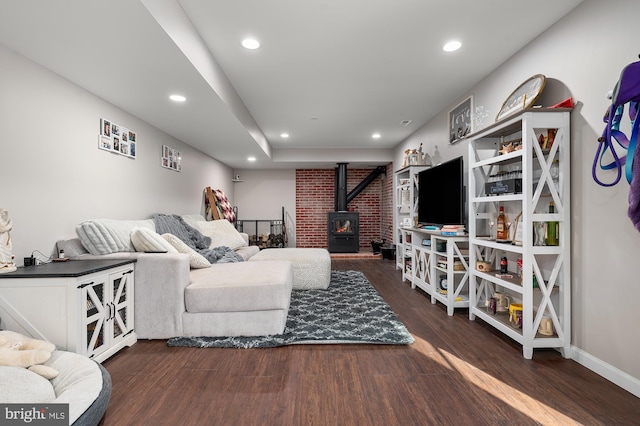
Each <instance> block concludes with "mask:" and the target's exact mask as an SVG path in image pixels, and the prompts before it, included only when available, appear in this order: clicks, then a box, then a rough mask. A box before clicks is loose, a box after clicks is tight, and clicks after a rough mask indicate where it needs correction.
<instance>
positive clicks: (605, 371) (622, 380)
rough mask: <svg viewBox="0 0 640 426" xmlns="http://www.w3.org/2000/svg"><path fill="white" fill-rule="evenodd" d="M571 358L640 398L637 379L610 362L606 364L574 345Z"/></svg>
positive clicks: (639, 386)
mask: <svg viewBox="0 0 640 426" xmlns="http://www.w3.org/2000/svg"><path fill="white" fill-rule="evenodd" d="M571 358H572V359H573V360H574V361H575V362H577V363H578V364H581V365H583V366H585V367H587V368H588V369H589V370H591V371H593V372H594V373H596V374H599V375H600V376H602V377H604V378H605V379H607V380H609V381H610V382H612V383H614V384H616V385H618V386H620V387H621V388H622V389H624V390H626V391H628V392H630V393H632V394H634V395H635V396H637V397H638V398H640V380H639V379H637V378H635V377H633V376H631V375H630V374H627V373H625V372H624V371H622V370H619V369H617V368H616V367H614V366H612V365H610V364H607V363H606V362H604V361H602V360H601V359H598V358H596V357H594V356H593V355H591V354H589V353H588V352H585V351H583V350H582V349H580V348H578V347H576V346H571Z"/></svg>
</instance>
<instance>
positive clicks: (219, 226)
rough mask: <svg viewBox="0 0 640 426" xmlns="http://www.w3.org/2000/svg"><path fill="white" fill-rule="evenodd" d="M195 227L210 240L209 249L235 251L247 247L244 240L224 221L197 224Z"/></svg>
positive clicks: (229, 223)
mask: <svg viewBox="0 0 640 426" xmlns="http://www.w3.org/2000/svg"><path fill="white" fill-rule="evenodd" d="M197 225H198V229H200V232H202V233H203V234H204V235H206V236H207V237H209V238H211V244H210V245H209V248H214V247H220V246H226V247H229V248H230V249H231V250H236V249H239V248H240V247H246V246H247V243H246V242H245V241H244V238H242V236H241V235H240V233H239V232H238V231H237V230H236V228H234V227H233V225H232V224H231V222H229V221H228V220H226V219H220V220H211V221H208V222H206V221H203V222H197Z"/></svg>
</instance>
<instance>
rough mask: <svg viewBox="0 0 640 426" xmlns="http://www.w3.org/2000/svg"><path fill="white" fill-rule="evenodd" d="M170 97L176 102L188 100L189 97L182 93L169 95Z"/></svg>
mask: <svg viewBox="0 0 640 426" xmlns="http://www.w3.org/2000/svg"><path fill="white" fill-rule="evenodd" d="M169 99H171V100H172V101H174V102H184V101H186V100H187V98H185V97H184V96H182V95H171V96H169Z"/></svg>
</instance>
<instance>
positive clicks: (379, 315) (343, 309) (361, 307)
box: [167, 271, 413, 348]
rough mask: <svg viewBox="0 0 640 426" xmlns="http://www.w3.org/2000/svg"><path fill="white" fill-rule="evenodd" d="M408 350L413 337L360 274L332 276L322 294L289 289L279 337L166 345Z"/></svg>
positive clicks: (207, 339) (182, 339)
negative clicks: (353, 346)
mask: <svg viewBox="0 0 640 426" xmlns="http://www.w3.org/2000/svg"><path fill="white" fill-rule="evenodd" d="M327 343H370V344H388V345H408V344H411V343H413V337H412V336H411V334H410V333H409V332H408V331H407V329H406V327H405V326H404V324H402V322H400V320H399V319H398V318H397V316H396V314H395V313H394V312H393V311H392V310H391V307H389V305H388V304H387V302H385V301H384V299H382V297H381V296H380V294H378V292H377V291H376V289H375V288H373V286H372V285H371V283H370V282H369V280H368V279H367V277H366V276H365V275H364V274H363V273H362V272H360V271H331V284H330V285H329V288H328V289H326V290H293V292H292V293H291V306H290V307H289V316H288V317H287V325H286V327H285V329H284V333H283V334H278V335H273V336H257V337H174V338H173V339H169V341H168V342H167V344H168V345H169V346H190V347H197V348H273V347H276V346H285V345H295V344H327Z"/></svg>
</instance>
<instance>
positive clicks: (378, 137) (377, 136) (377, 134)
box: [371, 133, 381, 139]
mask: <svg viewBox="0 0 640 426" xmlns="http://www.w3.org/2000/svg"><path fill="white" fill-rule="evenodd" d="M371 137H372V138H374V139H380V138H381V136H380V133H374V134H372V135H371Z"/></svg>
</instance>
